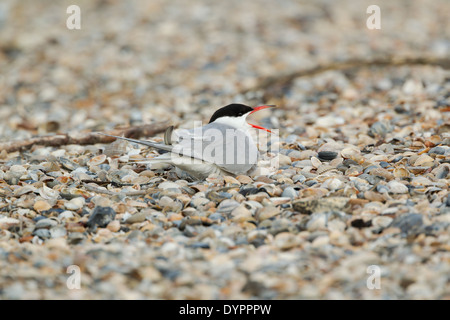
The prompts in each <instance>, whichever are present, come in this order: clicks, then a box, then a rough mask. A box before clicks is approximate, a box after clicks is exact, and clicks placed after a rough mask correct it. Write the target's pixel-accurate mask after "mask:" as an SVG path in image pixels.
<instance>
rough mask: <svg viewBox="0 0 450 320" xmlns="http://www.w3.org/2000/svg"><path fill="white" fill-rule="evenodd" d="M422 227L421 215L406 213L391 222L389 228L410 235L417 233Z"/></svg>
mask: <svg viewBox="0 0 450 320" xmlns="http://www.w3.org/2000/svg"><path fill="white" fill-rule="evenodd" d="M422 226H423V218H422V215H421V214H417V213H407V214H403V215H401V216H399V217H397V218H395V219H394V221H392V223H391V225H390V227H394V228H399V229H400V230H401V231H402V232H403V233H406V234H412V233H416V232H418V231H419V230H420V229H421V228H422Z"/></svg>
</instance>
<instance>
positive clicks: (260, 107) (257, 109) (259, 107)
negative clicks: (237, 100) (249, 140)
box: [249, 105, 275, 133]
mask: <svg viewBox="0 0 450 320" xmlns="http://www.w3.org/2000/svg"><path fill="white" fill-rule="evenodd" d="M272 107H275V106H274V105H265V106H258V107H255V108H253V111H252V112H250V114H252V113H254V112H256V111H259V110H263V109H267V108H272ZM249 125H251V126H252V127H253V128H256V129H261V130H265V131H267V132H270V133H272V131H270V130H269V129H266V128H264V127H260V126H257V125H256V124H251V123H249Z"/></svg>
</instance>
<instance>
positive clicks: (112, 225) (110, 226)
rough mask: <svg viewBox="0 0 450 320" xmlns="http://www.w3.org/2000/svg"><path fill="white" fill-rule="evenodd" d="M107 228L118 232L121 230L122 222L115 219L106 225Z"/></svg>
mask: <svg viewBox="0 0 450 320" xmlns="http://www.w3.org/2000/svg"><path fill="white" fill-rule="evenodd" d="M106 228H107V229H108V230H109V231H111V232H117V231H119V230H120V222H119V220H113V221H111V222H110V223H108V225H107V226H106Z"/></svg>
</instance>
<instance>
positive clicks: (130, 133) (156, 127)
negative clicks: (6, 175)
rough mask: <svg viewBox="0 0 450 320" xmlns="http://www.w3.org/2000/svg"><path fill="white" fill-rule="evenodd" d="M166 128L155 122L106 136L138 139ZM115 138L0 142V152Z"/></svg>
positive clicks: (92, 135)
mask: <svg viewBox="0 0 450 320" xmlns="http://www.w3.org/2000/svg"><path fill="white" fill-rule="evenodd" d="M166 128H167V122H157V123H151V124H145V125H141V126H134V127H128V128H118V129H114V130H111V131H107V132H106V133H107V134H111V135H116V136H122V135H123V136H125V137H127V138H134V139H138V138H140V137H151V136H154V135H155V134H158V133H161V132H163V131H164V130H166ZM114 140H115V138H112V137H108V136H104V135H100V134H97V133H96V132H87V133H77V134H70V133H66V134H57V135H51V136H40V137H34V138H30V139H24V140H16V141H9V142H0V152H1V151H3V150H5V151H6V152H14V151H23V150H27V149H30V148H31V147H33V146H34V145H41V146H47V147H59V146H64V145H69V144H77V145H88V144H96V143H110V142H113V141H114Z"/></svg>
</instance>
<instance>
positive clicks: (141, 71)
mask: <svg viewBox="0 0 450 320" xmlns="http://www.w3.org/2000/svg"><path fill="white" fill-rule="evenodd" d="M72 4H76V5H78V6H79V7H80V9H81V30H69V29H68V28H67V27H66V20H67V19H68V17H69V14H68V13H66V9H67V7H68V6H69V5H72ZM371 4H377V5H378V6H380V8H381V30H369V29H368V28H367V27H366V20H367V18H368V17H369V14H367V13H366V10H367V7H368V6H369V5H371ZM449 7H450V5H449V2H448V1H447V0H436V1H421V0H416V1H410V0H405V1H381V0H380V1H377V2H376V3H375V2H374V1H372V0H370V1H357V2H355V1H342V0H340V1H327V0H321V1H295V0H280V1H272V0H261V1H239V0H230V1H205V0H189V1H187V0H174V1H161V0H152V1H138V0H131V1H116V0H99V1H90V0H89V1H74V0H72V1H51V0H48V1H47V0H41V1H31V0H30V1H13V0H3V1H2V2H1V3H0V139H1V140H3V141H6V140H10V139H12V138H15V139H19V138H27V137H30V136H32V135H36V134H40V135H42V134H51V133H53V132H80V131H92V130H103V129H107V128H112V127H115V126H117V125H135V124H140V123H149V122H152V121H160V120H170V122H172V123H177V124H183V123H184V124H185V125H189V123H187V122H190V121H193V120H199V119H200V120H207V119H208V118H209V117H210V115H211V114H212V113H213V111H214V110H215V109H217V108H218V107H220V106H223V105H225V104H228V103H231V102H243V103H248V104H251V105H254V104H257V103H273V104H277V105H278V106H279V108H280V110H293V111H294V113H296V112H298V111H300V109H299V106H300V105H301V104H302V99H303V97H301V96H300V97H299V96H298V95H297V96H293V95H290V92H289V90H287V91H286V92H285V94H284V95H283V96H281V97H280V96H278V97H273V98H272V97H270V95H269V96H268V95H264V92H261V91H258V90H251V89H252V88H255V87H257V86H258V84H259V83H261V81H263V80H264V79H266V78H268V77H277V76H280V75H284V74H288V73H291V72H293V71H299V70H306V69H310V68H313V67H314V66H317V65H319V64H327V63H333V62H338V61H347V60H351V59H368V60H370V59H376V58H380V57H381V58H384V57H391V56H394V57H417V56H432V57H448V56H449V53H450V28H449V24H448V12H449V9H450V8H449ZM356 89H358V88H357V87H356ZM262 91H264V88H263V90H262ZM308 94H314V92H312V93H311V92H309V93H308ZM271 100H272V101H271ZM278 112H282V111H278ZM280 115H281V113H280Z"/></svg>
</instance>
